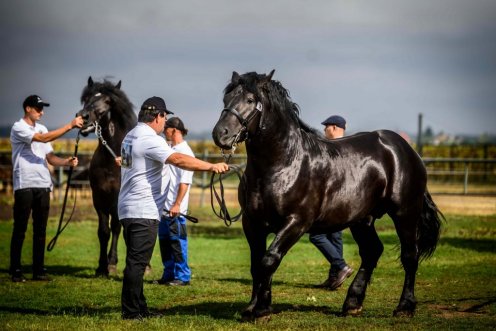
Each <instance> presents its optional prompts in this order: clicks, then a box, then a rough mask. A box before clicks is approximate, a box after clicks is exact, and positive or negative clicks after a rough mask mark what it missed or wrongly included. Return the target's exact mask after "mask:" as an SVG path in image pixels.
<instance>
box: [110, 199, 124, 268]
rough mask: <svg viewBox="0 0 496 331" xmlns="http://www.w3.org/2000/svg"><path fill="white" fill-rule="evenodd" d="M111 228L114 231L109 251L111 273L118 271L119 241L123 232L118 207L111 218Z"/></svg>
mask: <svg viewBox="0 0 496 331" xmlns="http://www.w3.org/2000/svg"><path fill="white" fill-rule="evenodd" d="M110 229H111V231H112V242H111V244H110V250H109V252H108V272H109V273H110V274H116V273H117V262H118V258H117V243H118V241H119V235H120V233H121V223H120V222H119V217H118V216H117V209H115V208H114V209H113V210H112V212H111V218H110Z"/></svg>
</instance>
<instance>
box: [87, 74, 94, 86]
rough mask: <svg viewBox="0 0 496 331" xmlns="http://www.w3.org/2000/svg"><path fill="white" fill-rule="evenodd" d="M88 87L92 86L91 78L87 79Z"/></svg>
mask: <svg viewBox="0 0 496 331" xmlns="http://www.w3.org/2000/svg"><path fill="white" fill-rule="evenodd" d="M88 86H93V78H91V76H90V77H89V78H88Z"/></svg>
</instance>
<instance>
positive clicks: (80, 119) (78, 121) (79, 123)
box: [71, 116, 84, 128]
mask: <svg viewBox="0 0 496 331" xmlns="http://www.w3.org/2000/svg"><path fill="white" fill-rule="evenodd" d="M83 124H84V120H83V117H82V116H78V117H76V118H75V119H73V120H72V121H71V128H75V127H78V128H81V127H82V126H83Z"/></svg>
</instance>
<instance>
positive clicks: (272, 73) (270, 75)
mask: <svg viewBox="0 0 496 331" xmlns="http://www.w3.org/2000/svg"><path fill="white" fill-rule="evenodd" d="M275 71H276V69H272V71H271V72H270V73H269V75H268V76H267V78H266V81H267V82H270V80H271V79H272V76H274V72H275Z"/></svg>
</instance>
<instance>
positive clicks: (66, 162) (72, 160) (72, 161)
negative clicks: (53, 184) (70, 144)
mask: <svg viewBox="0 0 496 331" xmlns="http://www.w3.org/2000/svg"><path fill="white" fill-rule="evenodd" d="M46 158H47V161H48V163H50V164H51V165H53V166H54V167H65V166H70V167H76V166H77V165H78V162H79V161H78V158H77V157H72V156H71V157H68V158H66V159H63V158H60V157H58V156H57V155H55V154H53V152H52V153H48V154H47V156H46Z"/></svg>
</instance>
